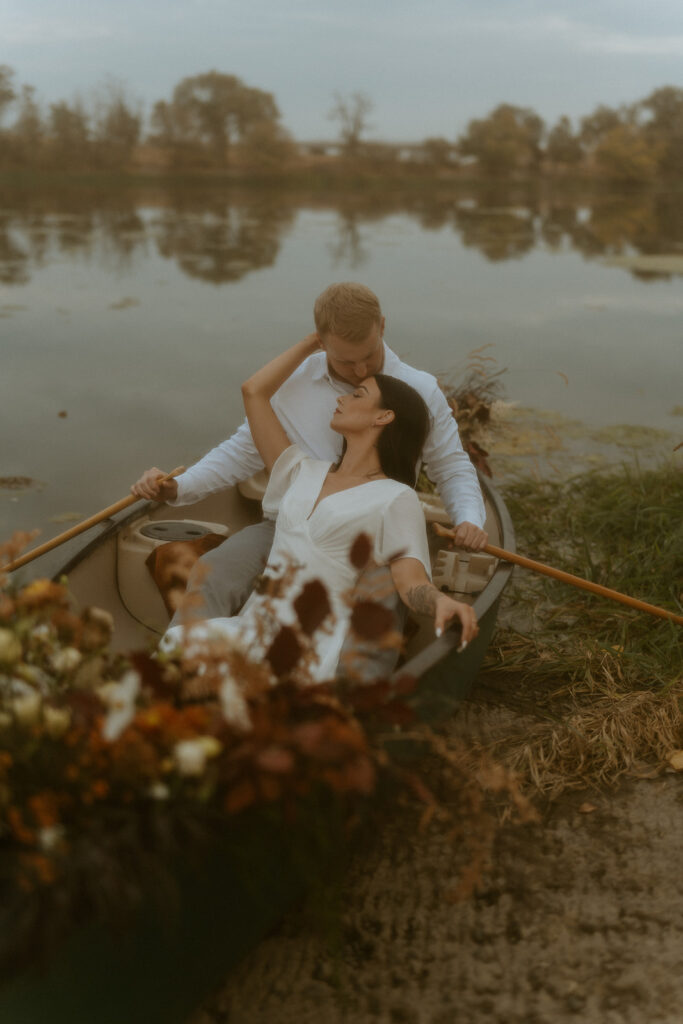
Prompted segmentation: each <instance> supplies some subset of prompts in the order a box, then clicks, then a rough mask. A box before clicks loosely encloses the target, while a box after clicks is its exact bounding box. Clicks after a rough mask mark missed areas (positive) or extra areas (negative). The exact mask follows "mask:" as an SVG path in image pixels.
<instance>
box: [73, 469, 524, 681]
mask: <svg viewBox="0 0 683 1024" xmlns="http://www.w3.org/2000/svg"><path fill="white" fill-rule="evenodd" d="M478 475H479V483H480V485H481V488H482V490H483V491H484V493H485V496H486V499H487V500H488V502H489V504H490V505H491V506H492V508H493V510H494V513H495V515H496V518H497V519H498V523H499V527H500V533H501V537H500V546H501V547H503V548H505V549H506V550H508V551H514V550H515V534H514V527H513V524H512V519H511V518H510V514H509V512H508V510H507V508H506V505H505V502H504V501H503V498H502V496H501V494H500V492H499V491H498V490H497V488H496V487H495V486H494V485H493V484H492V483H491V481H490V480H489V479H488V478H487V477H485V476H483V475H482V474H481V473H479V474H478ZM158 508H159V504H158V503H157V502H155V501H148V502H144V503H143V504H138V505H136V506H133V508H132V509H126V510H124V511H123V512H120V513H119V514H118V515H116V516H113V517H112V518H111V519H107V520H105V522H104V523H103V524H101V527H102V528H101V529H100V531H99V533H97V534H96V536H94V537H92V538H90V539H89V540H88V541H86V542H85V543H83V545H82V547H81V548H80V549H79V550H77V551H76V552H75V553H73V554H72V555H71V556H70V557H69V559H68V560H67V561H66V562H65V563H64V564H63V565H62V566H61V567H60V568H59V570H58V571H57V572H55V573H54V575H53V579H59V578H60V577H62V576H68V575H69V574H70V573H71V572H72V571H73V570H74V569H75V568H76V567H77V566H78V565H80V564H81V563H82V562H83V561H85V559H86V558H88V556H89V555H90V554H92V552H93V551H94V550H95V549H96V548H97V547H99V546H100V545H101V544H103V543H106V541H107V540H109V539H111V538H112V537H114V536H116V534H117V533H118V532H119V531H120V530H122V529H124V528H125V527H126V526H127V525H128V524H130V523H133V522H135V520H137V519H140V518H141V517H142V516H144V515H145V514H147V513H148V512H150V511H152V510H156V509H158ZM188 508H191V506H188ZM512 570H513V566H512V564H510V563H507V562H500V563H499V564H498V566H497V567H496V571H495V573H494V575H493V577H492V579H491V580H490V581H489V583H487V585H486V587H485V588H484V590H483V591H482V592H481V594H479V595H478V597H477V598H476V600H475V602H474V611H475V613H476V615H477V619H478V620H479V622H480V623H481V622H482V621H483V620H484V619H485V617H487V616H489V615H490V614H491V613H492V611H494V610H495V609H496V606H497V603H498V601H499V599H500V597H501V595H502V593H503V591H504V589H505V587H506V586H507V584H508V582H509V579H510V576H511V574H512ZM477 643H478V641H477V640H475V641H473V645H476V644H477ZM459 645H460V632H459V630H458V629H456V628H453V629H449V630H447V631H446V632H445V633H444V635H443V636H441V637H439V638H435V639H434V640H433V641H432V643H430V644H428V645H427V646H426V647H424V648H423V649H422V650H421V651H419V652H418V653H417V654H415V655H414V656H413V657H412V658H410V659H409V660H408V661H406V662H404V664H403V665H401V667H400V668H399V669H397V671H396V672H395V673H394V678H398V677H400V676H405V675H411V676H413V677H414V678H415V679H419V678H421V677H422V676H423V675H424V674H425V673H427V672H429V671H430V670H432V669H434V668H435V666H437V665H438V664H439V662H442V661H444V660H450V658H452V657H455V656H457V655H456V651H457V648H458V647H459ZM473 645H472V646H473ZM482 656H483V655H482Z"/></svg>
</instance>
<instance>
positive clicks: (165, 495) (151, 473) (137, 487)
mask: <svg viewBox="0 0 683 1024" xmlns="http://www.w3.org/2000/svg"><path fill="white" fill-rule="evenodd" d="M165 475H166V474H165V473H164V471H163V469H157V468H156V466H152V468H151V469H146V470H145V472H144V473H143V474H142V476H141V477H140V479H139V480H137V481H136V482H135V483H134V484H133V486H132V487H131V489H130V492H131V494H134V495H135V497H136V498H145V499H146V500H147V501H172V500H173V499H174V498H176V497H177V496H178V484H177V482H176V481H175V480H165V481H164V482H163V483H160V482H159V481H160V478H161V477H163V476H165Z"/></svg>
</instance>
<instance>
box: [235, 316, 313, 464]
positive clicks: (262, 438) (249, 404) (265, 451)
mask: <svg viewBox="0 0 683 1024" xmlns="http://www.w3.org/2000/svg"><path fill="white" fill-rule="evenodd" d="M319 348H320V338H319V337H318V335H317V334H309V335H307V336H306V337H305V338H303V339H302V340H301V341H298V342H297V343H296V345H292V347H291V348H288V349H287V351H286V352H283V353H282V355H279V356H276V357H275V359H271V360H270V362H269V363H266V365H265V366H263V367H262V368H261V369H260V370H257V371H256V373H254V374H252V376H251V377H250V378H249V379H248V380H246V381H245V382H244V384H243V385H242V400H243V401H244V408H245V411H246V413H247V420H248V421H249V428H250V430H251V436H252V437H253V439H254V444H255V445H256V447H257V449H258V452H259V455H260V456H261V458H262V459H263V462H264V465H265V467H266V469H267V470H268V471H269V472H270V470H271V469H272V468H273V466H274V464H275V462H276V461H277V459H278V457H279V456H280V455H281V454H282V453H283V451H284V450H285V448H289V446H290V444H291V441H290V440H289V438H288V437H287V434H286V433H285V430H284V428H283V426H282V424H281V423H280V421H279V419H278V418H277V416H276V415H275V413H274V412H273V407H272V406H271V404H270V400H271V398H272V397H273V395H274V394H275V392H276V391H277V389H278V388H279V387H280V385H281V384H283V383H284V382H285V381H286V380H287V378H288V377H289V376H291V374H292V373H294V371H295V370H296V368H297V366H299V365H300V364H301V363H303V361H304V359H306V358H307V357H308V356H310V355H312V354H313V353H314V352H317V351H318V350H319Z"/></svg>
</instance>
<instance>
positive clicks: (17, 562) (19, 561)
mask: <svg viewBox="0 0 683 1024" xmlns="http://www.w3.org/2000/svg"><path fill="white" fill-rule="evenodd" d="M184 472H185V467H184V466H178V467H177V468H176V469H174V470H173V472H172V473H166V475H165V476H160V477H159V478H158V482H159V483H164V481H166V480H171V479H173V477H175V476H180V474H181V473H184ZM140 500H141V499H140V498H136V497H135V495H134V494H129V495H128V497H127V498H122V499H121V501H117V502H115V503H114V504H113V505H110V506H109V508H103V509H102V511H101V512H97V513H96V515H94V516H90V518H89V519H84V520H83V522H82V523H77V524H76V526H72V527H71V529H69V530H65V531H64V533H60V534H59V536H57V537H53V538H52V540H47V541H45V543H44V544H39V545H38V547H37V548H33V550H32V551H27V552H26V554H25V555H21V557H20V558H15V559H14V561H13V562H9V563H8V564H7V565H3V566H2V567H0V572H14V570H15V569H19V568H20V566H22V565H26V563H27V562H32V561H33V559H34V558H38V557H39V555H44V554H45V552H46V551H52V549H53V548H58V547H59V545H60V544H64V542H65V541H67V540H71V538H72V537H77V536H78V534H79V533H83V532H84V531H85V530H89V529H90V527H91V526H96V525H97V523H101V522H102V520H104V519H109V517H110V516H113V515H115V514H116V513H117V512H120V511H121V510H122V509H124V508H128V506H129V505H134V504H135V502H136V501H140Z"/></svg>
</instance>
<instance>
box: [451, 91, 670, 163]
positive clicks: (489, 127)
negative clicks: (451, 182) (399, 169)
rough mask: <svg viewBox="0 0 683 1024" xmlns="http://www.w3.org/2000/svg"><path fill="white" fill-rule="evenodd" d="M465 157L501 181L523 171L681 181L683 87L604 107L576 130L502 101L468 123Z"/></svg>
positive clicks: (462, 141)
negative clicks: (580, 173) (629, 102)
mask: <svg viewBox="0 0 683 1024" xmlns="http://www.w3.org/2000/svg"><path fill="white" fill-rule="evenodd" d="M457 149H458V152H459V154H460V155H461V156H463V157H470V158H474V159H475V160H476V161H477V164H478V165H479V167H480V168H481V169H482V170H483V171H484V172H486V173H487V174H490V175H491V176H492V177H497V176H501V175H505V174H509V173H510V172H514V171H518V170H525V171H527V172H528V173H532V174H541V173H543V172H544V171H553V170H556V169H558V168H559V169H570V170H584V171H589V172H592V173H597V174H600V175H603V176H605V177H607V178H612V179H618V180H622V181H643V182H646V181H653V180H655V179H657V178H671V177H678V178H680V177H682V176H683V89H677V88H674V87H673V86H664V87H662V88H661V89H655V91H654V92H652V93H651V94H650V95H649V96H648V97H646V99H643V100H640V101H638V102H637V103H632V104H628V105H623V106H620V107H619V108H616V109H615V108H612V107H607V106H602V105H601V106H599V107H597V108H596V110H594V111H593V113H592V114H589V115H587V116H586V117H583V118H581V120H580V122H579V125H578V128H576V129H574V127H573V126H572V123H571V121H570V120H569V118H568V117H561V118H560V119H559V120H558V121H557V123H556V124H554V125H553V126H552V127H550V128H548V127H546V125H545V123H544V121H543V120H542V118H540V117H539V116H538V114H536V113H535V112H534V111H533V110H531V109H529V108H522V107H514V106H511V105H510V104H501V105H500V106H498V107H496V109H495V110H493V111H492V112H491V113H490V114H489V115H488V117H485V118H481V119H477V120H473V121H470V123H469V125H468V126H467V130H466V132H465V133H464V134H463V135H462V136H461V137H460V138H459V139H458V141H457Z"/></svg>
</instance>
